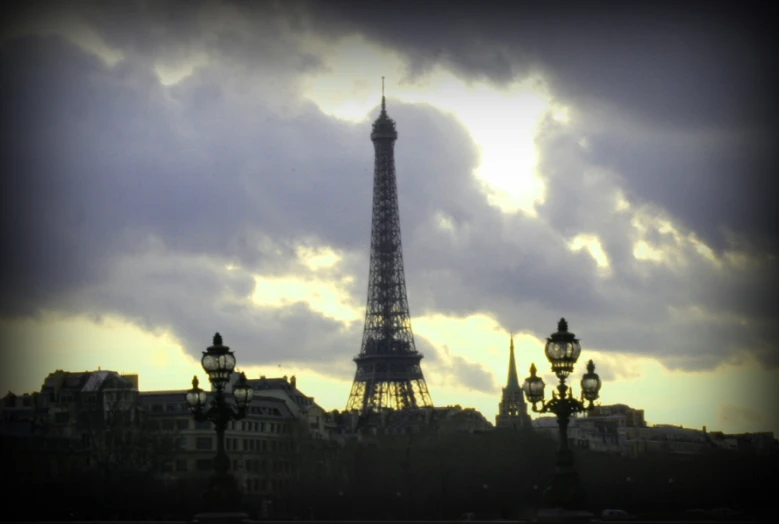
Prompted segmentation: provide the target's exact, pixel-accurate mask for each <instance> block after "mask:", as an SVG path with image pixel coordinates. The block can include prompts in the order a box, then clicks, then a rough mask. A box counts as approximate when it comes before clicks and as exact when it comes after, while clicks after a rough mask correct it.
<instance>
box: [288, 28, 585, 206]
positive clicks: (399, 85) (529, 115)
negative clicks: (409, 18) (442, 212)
mask: <svg viewBox="0 0 779 524" xmlns="http://www.w3.org/2000/svg"><path fill="white" fill-rule="evenodd" d="M320 52H321V51H320ZM324 55H325V61H326V63H327V67H326V69H325V72H323V73H320V74H318V75H313V76H311V77H309V78H308V79H307V80H306V82H304V88H303V92H304V96H306V97H307V98H308V99H310V100H312V101H313V102H314V103H316V104H317V106H319V108H320V109H321V110H322V111H323V112H324V113H326V114H328V115H331V116H334V117H337V118H341V119H344V120H351V121H361V120H363V119H364V118H365V117H366V114H367V113H368V112H369V111H370V110H371V109H372V108H374V107H376V105H377V104H378V102H379V100H380V88H381V84H380V81H381V80H380V79H381V77H382V76H385V77H387V81H386V85H387V97H388V98H389V99H390V100H392V99H399V100H401V101H403V102H409V103H415V104H430V105H433V106H435V107H437V108H439V109H441V110H443V111H447V112H450V113H452V114H454V115H455V116H456V118H457V119H458V120H459V121H460V122H462V123H463V125H464V126H465V127H466V128H467V129H468V131H469V132H470V134H471V136H472V138H473V140H474V142H476V144H477V146H478V148H479V150H480V152H481V158H480V165H479V167H478V168H477V170H476V173H475V175H476V176H478V177H479V178H480V179H481V180H482V181H483V182H484V183H485V188H484V189H485V191H486V193H487V195H488V199H489V202H490V204H492V205H494V206H496V207H498V208H500V209H501V210H502V211H503V212H505V213H515V212H518V211H522V212H524V213H527V214H529V215H531V216H535V215H536V212H535V206H536V205H538V204H541V203H543V201H544V198H545V193H544V185H543V182H542V181H541V179H540V178H539V177H538V176H537V174H536V171H535V169H536V165H537V161H538V153H537V152H536V148H535V144H534V139H535V135H536V130H537V127H538V124H539V123H540V121H541V119H542V118H543V116H544V115H545V114H546V112H547V111H550V110H551V108H550V96H549V94H548V92H547V90H546V88H545V86H544V84H543V82H542V81H541V80H540V79H538V78H531V79H528V80H525V81H522V82H515V83H513V84H511V85H510V86H509V87H507V88H504V89H497V88H495V87H492V86H491V85H489V84H486V83H483V82H469V83H466V82H464V81H463V80H461V79H459V78H457V77H456V76H455V75H453V74H452V73H450V72H448V71H446V70H444V69H442V68H436V69H435V70H433V71H432V72H430V73H429V74H427V75H425V77H424V78H422V79H419V80H417V81H415V82H413V83H412V82H410V81H409V80H407V79H406V78H405V75H406V71H405V65H404V63H403V62H402V60H401V59H400V58H399V56H398V55H397V54H395V53H392V52H390V51H386V50H384V49H381V48H379V47H378V46H376V45H373V44H370V43H368V42H366V41H365V40H364V39H363V38H361V37H350V38H346V39H343V40H342V41H341V42H340V43H339V44H337V45H336V46H334V47H332V48H329V49H327V51H325V52H324ZM554 117H555V118H556V119H557V120H559V121H560V122H568V121H569V120H570V116H569V113H568V111H567V109H566V108H554Z"/></svg>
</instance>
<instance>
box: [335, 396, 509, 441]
mask: <svg viewBox="0 0 779 524" xmlns="http://www.w3.org/2000/svg"><path fill="white" fill-rule="evenodd" d="M492 429H494V428H493V426H492V424H490V422H489V421H488V420H487V419H486V418H485V417H484V415H482V414H481V413H480V412H478V411H477V410H475V409H473V408H463V407H461V406H459V405H458V406H446V407H429V408H418V409H402V410H388V409H385V410H383V411H382V412H380V413H376V412H369V413H363V414H361V413H359V412H356V411H353V412H344V413H342V414H340V415H339V417H338V433H339V435H340V437H341V439H357V440H362V439H363V438H366V437H371V436H379V435H405V434H415V433H447V432H449V433H479V432H485V431H490V430H492Z"/></svg>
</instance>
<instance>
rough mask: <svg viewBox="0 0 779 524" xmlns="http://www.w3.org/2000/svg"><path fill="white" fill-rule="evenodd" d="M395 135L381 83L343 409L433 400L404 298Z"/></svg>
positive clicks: (374, 408) (410, 405)
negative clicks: (351, 365)
mask: <svg viewBox="0 0 779 524" xmlns="http://www.w3.org/2000/svg"><path fill="white" fill-rule="evenodd" d="M382 80H383V79H382ZM397 138H398V133H397V131H396V129H395V122H394V121H393V120H392V119H390V117H389V116H388V115H387V110H386V103H385V99H384V86H383V82H382V96H381V114H380V115H379V118H378V119H376V121H375V122H374V123H373V132H372V133H371V140H372V141H373V146H374V151H375V164H374V174H373V221H372V226H371V261H370V273H369V277H368V304H367V307H366V311H365V329H364V331H363V337H362V346H361V348H360V354H359V355H358V356H357V357H355V359H354V361H355V362H356V363H357V372H356V373H355V376H354V384H353V385H352V391H351V393H350V394H349V401H348V402H347V404H346V409H347V411H352V410H357V411H360V412H362V413H365V412H370V411H374V412H379V411H382V410H386V409H388V408H389V409H413V408H421V407H430V406H432V405H433V402H432V400H431V399H430V393H429V392H428V390H427V384H426V383H425V377H424V375H423V374H422V368H421V367H420V361H421V360H422V358H423V355H422V354H421V353H419V352H418V351H417V350H416V346H415V344H414V334H413V332H412V331H411V319H410V315H409V310H408V300H407V297H406V277H405V275H404V272H403V250H402V248H401V243H400V216H399V213H398V190H397V182H396V179H395V156H394V150H395V140H396V139H397Z"/></svg>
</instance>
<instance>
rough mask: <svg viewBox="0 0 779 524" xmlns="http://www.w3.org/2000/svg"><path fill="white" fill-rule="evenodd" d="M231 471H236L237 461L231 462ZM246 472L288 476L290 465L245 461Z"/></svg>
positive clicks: (290, 469) (267, 461) (290, 470)
mask: <svg viewBox="0 0 779 524" xmlns="http://www.w3.org/2000/svg"><path fill="white" fill-rule="evenodd" d="M233 469H234V470H236V469H238V461H237V460H233ZM246 471H248V472H249V473H274V474H277V475H278V474H285V475H289V474H290V473H291V472H292V465H291V464H290V463H289V462H287V461H284V460H258V459H247V460H246Z"/></svg>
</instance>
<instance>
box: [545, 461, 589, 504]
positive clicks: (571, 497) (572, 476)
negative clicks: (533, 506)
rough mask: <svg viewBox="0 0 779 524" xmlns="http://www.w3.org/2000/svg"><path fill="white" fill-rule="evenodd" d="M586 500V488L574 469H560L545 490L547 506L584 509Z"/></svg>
mask: <svg viewBox="0 0 779 524" xmlns="http://www.w3.org/2000/svg"><path fill="white" fill-rule="evenodd" d="M585 501H586V496H585V493H584V488H583V487H582V485H581V483H580V482H579V477H578V475H576V472H575V471H573V470H567V471H558V472H557V473H556V474H555V476H554V479H553V480H552V484H551V485H550V486H549V487H548V488H546V490H545V491H544V503H545V505H546V506H547V507H553V508H562V509H582V507H583V506H584V504H585Z"/></svg>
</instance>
